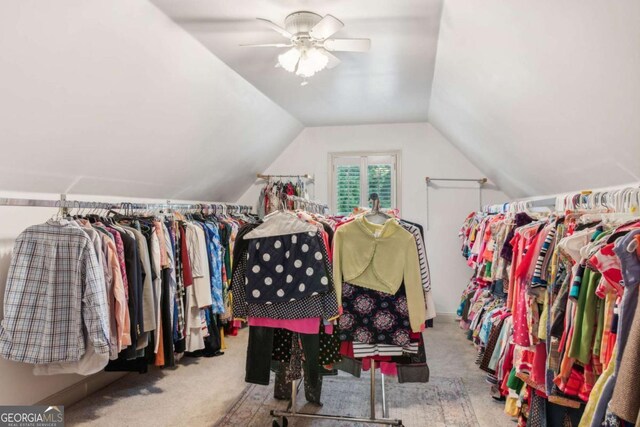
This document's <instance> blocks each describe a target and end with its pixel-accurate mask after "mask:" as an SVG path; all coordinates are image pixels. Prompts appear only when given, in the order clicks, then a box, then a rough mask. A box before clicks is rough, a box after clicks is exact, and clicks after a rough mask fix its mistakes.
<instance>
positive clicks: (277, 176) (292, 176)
mask: <svg viewBox="0 0 640 427" xmlns="http://www.w3.org/2000/svg"><path fill="white" fill-rule="evenodd" d="M256 176H257V177H258V178H259V179H271V178H303V179H313V175H311V174H308V173H306V174H303V175H266V174H262V173H259V174H257V175H256Z"/></svg>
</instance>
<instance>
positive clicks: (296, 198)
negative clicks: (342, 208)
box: [287, 194, 329, 208]
mask: <svg viewBox="0 0 640 427" xmlns="http://www.w3.org/2000/svg"><path fill="white" fill-rule="evenodd" d="M287 200H293V201H294V202H300V203H303V204H307V205H316V206H322V207H325V208H328V207H329V205H327V204H326V203H322V202H318V201H316V200H309V199H305V198H304V197H300V196H292V195H291V194H287Z"/></svg>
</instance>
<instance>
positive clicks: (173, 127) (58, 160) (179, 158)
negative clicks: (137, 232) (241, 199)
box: [0, 0, 302, 201]
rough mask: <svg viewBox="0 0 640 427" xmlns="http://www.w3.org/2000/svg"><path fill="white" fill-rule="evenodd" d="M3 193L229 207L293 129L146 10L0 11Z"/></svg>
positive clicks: (293, 123) (52, 5)
mask: <svg viewBox="0 0 640 427" xmlns="http://www.w3.org/2000/svg"><path fill="white" fill-rule="evenodd" d="M0 52H2V54H0V138H1V139H0V141H1V142H0V145H1V147H2V151H1V155H0V190H11V191H34V192H53V193H66V192H73V193H83V194H115V195H125V196H126V195H128V196H137V197H158V198H165V199H171V198H190V199H200V200H222V201H224V200H229V199H231V198H232V197H233V198H235V197H237V195H238V194H239V193H240V192H241V191H243V190H244V189H245V188H246V187H247V185H249V184H250V183H251V182H252V178H253V177H255V173H256V172H260V171H261V170H262V169H263V168H264V167H266V166H267V165H268V164H269V163H270V162H271V160H273V159H274V158H275V157H276V156H277V155H278V154H279V153H280V152H281V151H282V150H283V149H284V147H286V146H287V145H288V144H289V143H290V142H291V141H292V140H293V139H294V138H295V136H296V135H297V134H298V133H299V132H300V130H301V129H302V125H301V124H300V123H299V122H298V121H297V120H296V119H295V118H293V117H292V116H291V115H290V114H289V113H287V112H286V111H284V110H283V109H282V108H281V107H279V106H278V105H277V104H275V103H274V102H273V101H271V100H270V99H268V98H267V97H266V96H265V95H264V94H262V93H261V92H259V91H258V90H257V89H256V88H255V87H253V86H252V85H251V84H249V83H248V82H247V81H246V80H244V79H243V78H242V77H240V76H239V75H238V74H237V73H235V72H234V71H233V70H232V69H231V68H229V67H228V66H227V65H226V64H224V63H223V62H222V61H220V60H219V59H218V58H217V57H215V56H214V55H213V54H212V53H211V52H210V51H208V50H207V49H206V48H204V47H203V46H202V45H201V44H200V43H199V42H198V41H196V40H195V39H194V38H193V37H192V36H191V35H189V34H188V33H187V32H185V31H184V30H183V29H182V28H180V27H179V26H178V25H177V24H175V23H174V22H173V21H172V20H170V19H169V18H168V17H167V16H166V15H164V14H163V13H162V12H161V11H160V10H158V9H157V8H156V7H155V6H153V5H152V4H151V3H150V2H148V1H147V0H138V1H131V0H109V1H100V0H58V1H38V0H4V1H1V2H0Z"/></svg>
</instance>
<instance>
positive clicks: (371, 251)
mask: <svg viewBox="0 0 640 427" xmlns="http://www.w3.org/2000/svg"><path fill="white" fill-rule="evenodd" d="M333 246H334V253H333V269H334V283H335V286H336V287H337V288H341V285H342V283H343V282H349V283H351V284H354V285H358V286H362V287H365V288H369V289H372V290H377V291H381V292H386V293H389V294H395V293H396V292H397V291H398V289H399V288H400V286H401V285H402V283H403V282H404V284H405V289H406V294H407V305H408V309H409V318H410V322H411V329H412V331H413V332H419V331H421V330H422V329H423V327H424V321H425V318H426V310H425V301H424V289H423V287H422V278H421V275H420V265H419V257H418V251H417V247H416V240H415V238H414V236H413V235H412V234H411V233H409V232H408V231H406V230H405V229H403V228H402V227H401V226H400V225H399V224H398V222H397V221H396V220H395V219H390V220H387V221H386V222H385V223H384V225H378V224H373V223H371V222H369V221H367V219H366V218H365V217H364V216H361V217H358V218H356V219H355V220H354V221H352V222H350V223H347V224H344V225H343V226H341V227H340V228H338V230H337V231H336V233H335V236H334V244H333ZM338 295H339V296H340V295H341V292H340V291H338Z"/></svg>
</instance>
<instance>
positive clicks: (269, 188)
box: [256, 175, 309, 218]
mask: <svg viewBox="0 0 640 427" xmlns="http://www.w3.org/2000/svg"><path fill="white" fill-rule="evenodd" d="M265 177H266V178H265V179H266V180H267V183H266V184H265V186H264V187H262V189H261V190H260V195H259V196H258V202H257V204H256V212H257V214H258V216H259V217H260V218H264V217H265V215H268V214H270V213H271V212H275V211H277V210H278V209H282V207H283V206H284V207H286V208H287V209H289V210H293V209H295V202H294V200H293V199H292V198H291V197H289V198H288V197H287V196H295V197H300V198H303V199H308V198H309V193H308V191H307V184H306V179H308V177H307V175H297V176H286V175H283V176H278V175H265Z"/></svg>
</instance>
